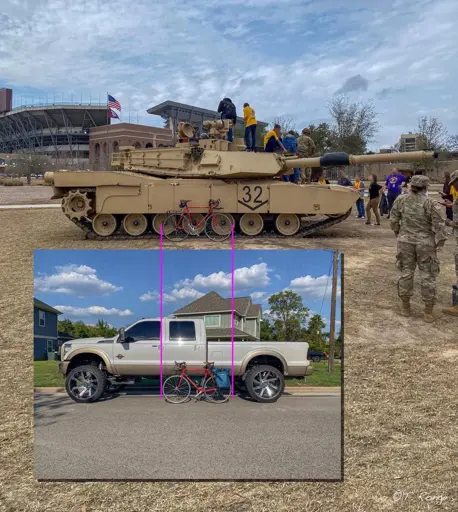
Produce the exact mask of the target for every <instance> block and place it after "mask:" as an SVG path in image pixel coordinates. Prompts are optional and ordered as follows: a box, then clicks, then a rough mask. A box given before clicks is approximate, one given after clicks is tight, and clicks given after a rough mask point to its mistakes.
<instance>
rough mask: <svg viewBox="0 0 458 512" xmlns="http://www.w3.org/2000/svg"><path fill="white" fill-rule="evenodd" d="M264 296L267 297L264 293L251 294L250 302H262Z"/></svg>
mask: <svg viewBox="0 0 458 512" xmlns="http://www.w3.org/2000/svg"><path fill="white" fill-rule="evenodd" d="M266 295H267V293H266V292H253V293H250V297H251V300H253V301H256V300H263V299H264V298H265V296H266Z"/></svg>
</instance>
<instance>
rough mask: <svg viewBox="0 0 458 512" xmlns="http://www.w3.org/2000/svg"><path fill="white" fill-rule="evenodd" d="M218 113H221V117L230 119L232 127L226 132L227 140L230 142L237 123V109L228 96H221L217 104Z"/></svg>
mask: <svg viewBox="0 0 458 512" xmlns="http://www.w3.org/2000/svg"><path fill="white" fill-rule="evenodd" d="M218 113H219V114H221V119H229V120H230V121H232V127H231V128H229V131H228V132H227V140H228V141H229V142H232V141H233V140H234V128H235V124H236V123H237V110H236V108H235V105H234V104H233V103H232V100H231V99H230V98H223V99H222V100H221V101H220V102H219V105H218Z"/></svg>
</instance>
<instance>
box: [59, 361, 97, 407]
mask: <svg viewBox="0 0 458 512" xmlns="http://www.w3.org/2000/svg"><path fill="white" fill-rule="evenodd" d="M78 384H79V385H78ZM106 385H107V374H106V373H105V372H104V371H103V370H100V369H99V368H97V367H96V366H94V365H91V364H86V365H83V366H77V367H76V368H73V370H71V371H70V372H69V373H68V375H67V377H66V378H65V389H66V390H67V394H68V396H69V397H70V398H71V399H72V400H74V401H75V402H77V403H78V404H87V403H91V402H97V400H99V398H100V397H101V396H102V395H103V393H104V391H105V388H106Z"/></svg>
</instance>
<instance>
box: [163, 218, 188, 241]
mask: <svg viewBox="0 0 458 512" xmlns="http://www.w3.org/2000/svg"><path fill="white" fill-rule="evenodd" d="M184 219H186V217H183V216H182V215H180V214H179V213H171V214H170V215H169V216H168V217H166V219H165V221H164V235H165V237H166V238H167V240H170V241H171V242H182V241H183V240H185V239H186V238H187V237H188V235H189V232H188V231H187V230H186V228H185V226H184V225H183V220H184Z"/></svg>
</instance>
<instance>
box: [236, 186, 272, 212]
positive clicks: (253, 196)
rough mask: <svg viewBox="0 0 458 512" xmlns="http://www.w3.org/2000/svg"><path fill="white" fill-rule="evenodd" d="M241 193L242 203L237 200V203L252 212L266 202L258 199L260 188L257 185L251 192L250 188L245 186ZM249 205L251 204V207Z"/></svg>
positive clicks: (260, 194)
mask: <svg viewBox="0 0 458 512" xmlns="http://www.w3.org/2000/svg"><path fill="white" fill-rule="evenodd" d="M243 192H244V193H245V195H244V196H243V198H242V201H240V200H239V203H240V204H243V205H244V206H246V207H247V208H249V209H250V210H252V211H254V210H257V209H258V208H260V207H261V206H263V205H264V204H266V203H267V202H268V200H267V199H266V200H265V201H262V200H261V199H260V197H261V196H262V187H260V186H259V185H256V186H255V187H254V188H253V192H251V187H250V186H249V185H245V186H244V187H243ZM249 203H253V206H251V205H250V204H249Z"/></svg>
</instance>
